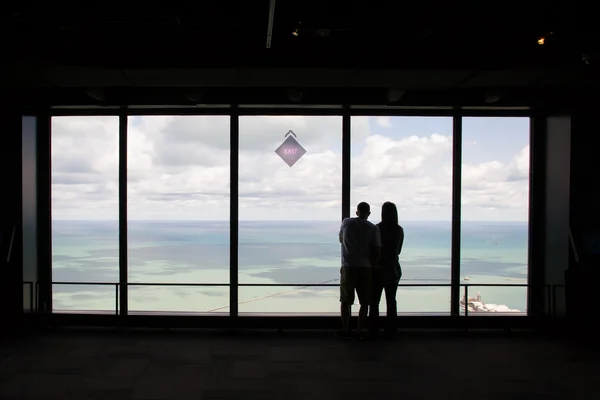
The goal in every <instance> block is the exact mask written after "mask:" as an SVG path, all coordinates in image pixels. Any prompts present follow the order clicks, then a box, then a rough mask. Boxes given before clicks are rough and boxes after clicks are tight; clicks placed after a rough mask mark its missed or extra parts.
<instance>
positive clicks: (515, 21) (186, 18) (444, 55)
mask: <svg viewBox="0 0 600 400" xmlns="http://www.w3.org/2000/svg"><path fill="white" fill-rule="evenodd" d="M134 4H135V5H134ZM140 4H143V7H142V6H140ZM575 4H576V2H573V1H571V2H561V3H557V2H554V3H548V2H542V1H538V0H531V1H521V2H512V1H503V2H469V1H464V2H440V1H436V2H433V1H427V0H423V1H420V2H416V3H414V4H413V3H412V2H406V1H400V0H398V1H382V0H368V1H366V0H365V1H351V0H346V1H343V0H329V1H327V0H317V1H315V0H278V1H276V3H275V12H274V18H273V30H272V42H271V47H270V48H267V47H266V42H267V28H268V21H269V5H270V1H269V0H252V1H250V0H246V1H230V0H220V1H218V0H214V1H194V2H189V1H186V2H184V1H169V2H143V3H138V2H135V3H133V2H131V3H129V2H121V3H116V2H115V3H111V2H108V1H103V2H64V3H60V4H58V5H57V4H56V2H32V1H22V2H20V3H18V4H15V5H13V7H12V8H10V7H5V8H4V9H3V11H2V12H1V15H0V22H1V24H0V29H1V32H0V33H1V38H2V39H0V40H2V46H3V50H4V51H3V53H4V57H3V58H4V62H3V64H2V68H3V71H1V72H2V75H1V79H0V86H2V87H4V88H6V89H8V90H11V89H12V90H22V89H24V88H28V89H30V90H33V89H36V90H37V89H43V90H46V91H49V90H50V91H51V90H54V89H56V88H71V89H73V91H71V92H68V91H63V93H66V94H64V96H66V98H64V99H62V100H60V102H62V101H67V102H69V101H70V100H68V99H69V98H70V97H69V96H75V95H77V96H81V93H82V92H81V91H74V89H75V88H90V87H94V88H98V87H101V88H106V90H109V91H112V93H116V92H118V93H119V96H121V97H120V98H121V99H124V97H123V96H125V97H126V91H127V90H131V89H133V88H135V89H137V93H141V91H143V90H144V89H143V88H160V90H161V91H162V94H161V95H162V96H163V97H167V94H168V93H167V91H168V90H167V88H191V87H194V88H233V87H236V88H240V87H241V88H250V87H261V88H268V87H271V88H275V87H303V88H306V87H313V88H314V87H319V88H324V87H331V88H355V89H356V88H358V89H360V90H367V89H368V88H371V89H372V88H386V87H398V88H406V89H423V90H439V89H448V88H452V89H464V90H467V91H468V90H472V89H473V88H497V87H508V88H520V89H523V88H527V87H561V88H563V90H567V89H566V88H573V87H585V86H589V85H590V84H596V83H598V79H597V76H598V74H597V73H596V70H595V69H596V66H595V54H596V53H597V48H598V46H597V44H596V43H597V39H598V38H599V37H600V35H598V33H589V32H584V30H585V28H586V26H587V25H585V24H584V25H582V24H581V23H579V22H580V21H581V18H579V19H578V16H581V14H582V13H581V10H576V9H575ZM549 5H551V6H552V7H549ZM591 26H593V25H591ZM576 27H577V29H575V28H576ZM296 29H298V35H297V36H294V35H293V34H292V33H293V32H294V31H295V30H296ZM550 32H552V34H550ZM542 36H545V37H546V38H547V41H546V43H545V44H544V45H543V46H541V45H539V44H538V43H537V40H538V38H540V37H542ZM588 56H589V57H592V58H591V59H590V60H589V62H588V63H586V62H585V61H584V58H585V57H588ZM53 88H54V89H53ZM178 90H179V89H178ZM186 90H187V91H188V92H189V89H186ZM569 90H571V89H569ZM213 91H214V90H213ZM209 92H210V90H209ZM68 93H71V94H68ZM153 93H154V92H147V93H145V95H144V96H145V97H144V98H145V99H146V100H147V101H150V100H148V99H149V97H148V96H150V97H152V94H153ZM173 93H174V92H173ZM178 93H179V92H178ZM220 93H223V91H220ZM40 95H43V94H40ZM84 95H85V94H84ZM177 95H179V94H177ZM140 96H141V95H140ZM323 96H325V97H326V95H325V94H324V95H323ZM88 97H89V96H88ZM138 97H139V96H138ZM217 97H219V96H217ZM220 97H223V96H222V95H221V96H220ZM86 98H87V97H86ZM129 100H131V99H129ZM122 101H125V100H122ZM152 101H154V100H152ZM214 101H217V100H216V99H215V100H214Z"/></svg>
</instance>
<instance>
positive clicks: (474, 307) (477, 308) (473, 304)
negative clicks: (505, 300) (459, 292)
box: [460, 293, 521, 313]
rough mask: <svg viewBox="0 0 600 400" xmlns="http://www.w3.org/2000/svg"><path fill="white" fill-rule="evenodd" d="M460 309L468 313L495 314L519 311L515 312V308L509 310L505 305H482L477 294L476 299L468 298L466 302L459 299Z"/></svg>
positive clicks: (463, 299) (518, 311) (479, 294)
mask: <svg viewBox="0 0 600 400" xmlns="http://www.w3.org/2000/svg"><path fill="white" fill-rule="evenodd" d="M460 308H461V309H462V310H463V311H466V310H467V309H468V310H469V312H470V313H473V312H476V313H479V312H485V313H489V312H497V313H520V312H521V310H517V309H516V308H510V307H508V306H507V305H504V304H501V305H498V304H493V303H487V304H486V303H484V302H483V300H481V293H477V297H469V300H468V301H467V300H466V299H465V297H464V296H463V297H462V298H461V299H460Z"/></svg>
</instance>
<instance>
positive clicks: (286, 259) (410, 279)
mask: <svg viewBox="0 0 600 400" xmlns="http://www.w3.org/2000/svg"><path fill="white" fill-rule="evenodd" d="M403 226H404V229H405V232H406V239H405V245H404V250H403V252H402V255H401V257H400V262H401V264H402V269H403V279H402V281H401V283H402V284H406V285H410V284H427V283H430V284H449V283H450V247H451V246H450V244H451V225H450V223H449V222H407V223H405V224H403ZM128 229H129V249H128V253H129V258H128V262H129V281H130V282H133V283H136V282H137V283H143V282H158V283H165V282H170V283H212V284H223V285H227V284H228V283H229V264H230V260H229V252H230V247H229V223H228V222H219V221H216V222H215V221H129V227H128ZM338 230H339V221H331V222H298V221H293V222H272V221H242V222H240V225H239V275H238V280H239V282H240V283H241V284H249V283H252V284H297V285H298V286H294V287H240V288H239V300H240V304H239V311H240V312H283V313H292V312H301V313H316V312H337V311H338V309H339V303H338V289H337V288H336V287H328V288H322V287H321V288H319V287H307V285H311V284H319V283H330V284H337V283H338V281H337V279H338V278H339V268H340V246H339V242H338V239H337V234H338ZM527 236H528V235H527V224H526V223H484V222H465V223H463V229H462V237H461V242H462V246H461V277H463V278H465V277H466V276H468V279H469V280H468V281H467V280H464V281H463V283H469V284H478V283H479V284H492V283H494V284H521V283H526V280H527ZM118 238H119V236H118V223H117V222H116V221H54V222H53V238H52V241H53V280H54V281H55V282H57V281H66V282H118V275H119V271H118V264H119V262H118V240H119V239H118ZM477 292H480V293H481V295H482V298H483V300H484V301H485V302H486V303H495V304H505V305H508V306H509V307H511V308H516V309H519V310H522V311H525V309H526V302H527V291H526V289H525V288H521V287H509V288H491V287H479V288H477V287H473V288H470V289H469V294H470V295H476V293H477ZM398 303H399V305H398V307H399V311H401V312H448V311H449V310H450V288H449V287H435V288H432V287H429V288H427V287H410V286H405V287H401V288H400V289H399V291H398ZM129 304H130V310H131V311H165V312H167V311H177V312H227V311H228V304H229V288H228V287H225V286H224V287H218V286H211V287H136V286H132V287H131V288H130V294H129ZM114 305H115V290H114V288H111V287H101V286H97V287H95V286H77V285H69V286H67V285H55V287H54V308H55V309H60V310H106V311H108V310H114V307H115V306H114Z"/></svg>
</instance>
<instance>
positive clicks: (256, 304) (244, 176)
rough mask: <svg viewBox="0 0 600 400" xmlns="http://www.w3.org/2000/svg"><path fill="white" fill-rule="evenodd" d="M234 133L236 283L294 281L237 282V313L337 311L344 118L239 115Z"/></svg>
mask: <svg viewBox="0 0 600 400" xmlns="http://www.w3.org/2000/svg"><path fill="white" fill-rule="evenodd" d="M239 137H240V153H239V171H240V173H239V192H240V198H239V219H240V221H239V283H240V284H268V285H274V284H287V285H296V286H280V287H274V286H264V287H260V286H241V287H240V288H239V294H238V296H239V302H240V303H239V312H240V313H264V312H273V313H286V314H289V313H309V314H314V313H322V312H338V311H339V303H338V300H339V288H338V286H337V285H339V270H340V244H339V240H338V231H339V227H340V222H341V203H342V153H341V145H342V118H341V117H340V116H242V117H240V134H239ZM276 150H277V151H278V152H276ZM314 284H321V285H323V284H325V285H333V286H330V287H317V286H311V285H314Z"/></svg>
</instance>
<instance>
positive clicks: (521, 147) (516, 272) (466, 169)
mask: <svg viewBox="0 0 600 400" xmlns="http://www.w3.org/2000/svg"><path fill="white" fill-rule="evenodd" d="M462 136H463V144H462V193H461V196H462V210H461V214H462V221H461V225H462V230H461V284H465V285H466V284H468V285H474V286H472V287H469V289H468V297H469V298H470V301H469V304H470V305H469V312H472V311H481V312H487V311H490V312H494V311H495V313H496V315H497V312H498V311H506V312H509V311H512V312H515V311H520V312H525V311H526V307H527V288H526V287H524V286H513V287H510V286H500V287H491V286H476V285H477V284H490V285H491V284H497V285H525V284H527V250H528V215H529V118H463V133H462ZM462 297H463V301H461V309H462V310H463V311H464V307H465V306H466V304H465V302H464V289H463V296H462Z"/></svg>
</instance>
